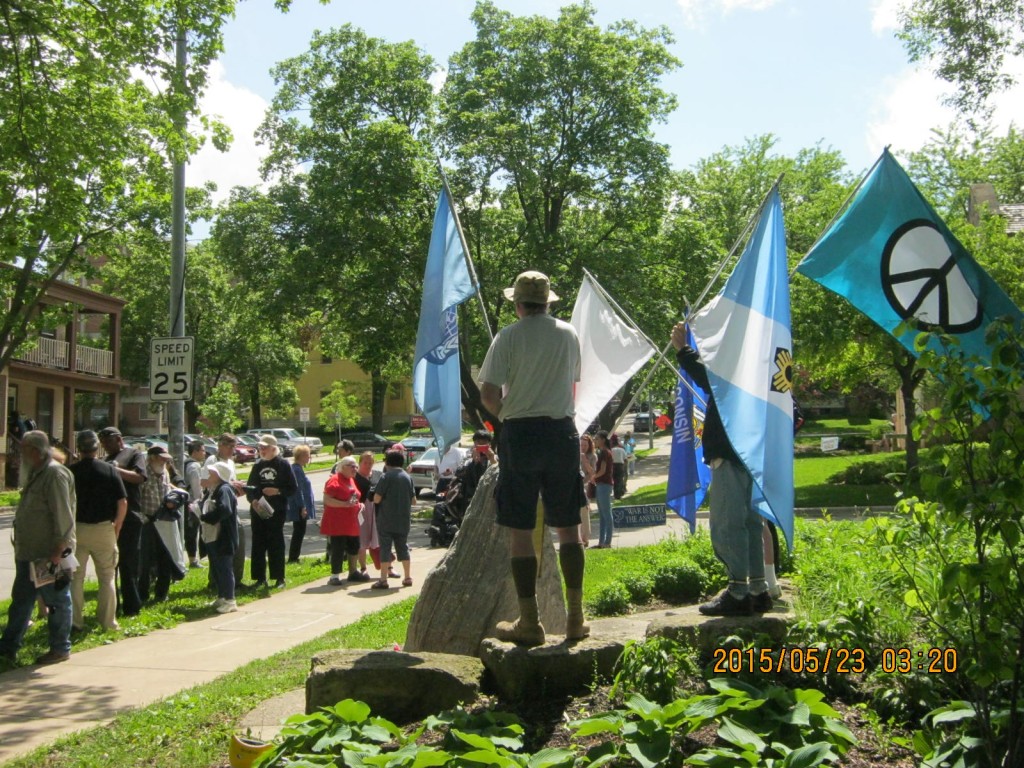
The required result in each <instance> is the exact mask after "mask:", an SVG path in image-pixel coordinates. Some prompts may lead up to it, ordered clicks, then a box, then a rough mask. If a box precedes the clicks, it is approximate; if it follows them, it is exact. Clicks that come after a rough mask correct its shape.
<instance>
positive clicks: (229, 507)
mask: <svg viewBox="0 0 1024 768" xmlns="http://www.w3.org/2000/svg"><path fill="white" fill-rule="evenodd" d="M209 469H210V475H209V478H208V479H207V481H206V483H207V488H208V489H209V491H210V495H209V496H208V497H207V499H206V502H205V503H204V504H203V513H202V516H201V517H200V520H202V522H203V523H204V524H205V526H204V528H205V529H206V534H205V537H204V539H203V541H204V542H206V556H207V557H208V558H209V560H210V573H211V574H212V575H213V579H214V582H215V583H216V584H217V599H216V600H215V601H214V603H213V607H214V608H216V609H217V613H232V612H234V611H237V610H238V604H237V603H236V602H235V572H234V568H233V567H232V561H233V559H234V556H235V548H236V547H237V546H238V499H237V498H236V497H235V492H234V489H233V488H232V487H231V478H232V477H233V475H234V472H235V470H234V467H232V466H230V465H229V464H228V463H227V462H224V461H215V462H214V463H213V464H211V465H210V467H209Z"/></svg>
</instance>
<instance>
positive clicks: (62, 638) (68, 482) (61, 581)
mask: <svg viewBox="0 0 1024 768" xmlns="http://www.w3.org/2000/svg"><path fill="white" fill-rule="evenodd" d="M21 459H22V461H23V462H24V463H25V466H27V467H28V468H29V473H28V481H27V482H26V483H25V487H24V488H23V489H22V491H21V500H20V501H19V502H18V509H17V511H16V512H15V513H14V568H15V570H14V585H13V586H12V587H11V605H10V607H9V608H8V610H7V626H6V627H4V631H3V635H2V636H0V658H3V659H5V660H6V661H8V662H9V663H12V664H13V663H15V661H16V658H17V654H18V650H19V649H20V648H21V645H22V642H23V641H24V639H25V631H26V630H27V629H28V623H29V620H30V619H31V618H32V611H33V610H34V609H35V607H36V595H37V594H38V595H39V596H40V597H42V598H43V602H44V603H45V604H46V607H47V608H49V614H48V616H47V628H48V630H49V635H50V650H49V652H48V653H45V654H43V655H42V656H40V657H39V658H37V659H36V660H35V663H36V664H58V663H60V662H62V661H67V660H68V659H70V658H71V576H70V573H66V572H64V571H62V570H61V569H60V565H59V564H60V561H61V558H63V557H64V556H66V555H69V554H71V553H72V552H73V551H74V549H75V510H76V507H77V501H76V496H75V478H74V476H73V475H72V474H71V470H69V469H68V468H67V467H65V466H64V465H63V464H60V463H58V462H56V461H54V460H53V454H52V451H51V449H50V439H49V437H48V436H47V435H46V433H45V432H40V431H38V430H32V431H30V432H26V433H25V435H24V437H22V440H21ZM40 566H48V567H49V570H50V571H51V575H52V576H55V577H56V578H55V579H52V580H50V582H49V583H48V584H44V585H42V586H39V587H36V584H35V582H33V581H32V576H31V572H32V568H33V567H35V568H37V569H38V568H39V567H40Z"/></svg>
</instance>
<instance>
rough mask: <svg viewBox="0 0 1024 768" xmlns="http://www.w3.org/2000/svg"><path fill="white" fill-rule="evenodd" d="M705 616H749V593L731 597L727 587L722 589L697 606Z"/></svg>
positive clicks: (751, 613)
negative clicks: (710, 598)
mask: <svg viewBox="0 0 1024 768" xmlns="http://www.w3.org/2000/svg"><path fill="white" fill-rule="evenodd" d="M697 610H698V611H700V612H701V613H703V614H704V615H705V616H751V615H753V609H752V608H751V605H750V595H744V596H743V597H733V595H732V593H731V592H730V591H729V590H728V589H723V590H722V591H721V592H720V593H718V595H717V596H716V597H715V599H713V600H711V601H709V602H707V603H704V604H703V605H701V606H699V607H698V608H697Z"/></svg>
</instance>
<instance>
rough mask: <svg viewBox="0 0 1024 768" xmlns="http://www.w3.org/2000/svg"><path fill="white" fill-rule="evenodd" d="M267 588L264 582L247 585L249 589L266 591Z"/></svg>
mask: <svg viewBox="0 0 1024 768" xmlns="http://www.w3.org/2000/svg"><path fill="white" fill-rule="evenodd" d="M267 588H268V586H267V582H266V580H262V581H254V582H253V583H252V584H250V585H249V589H267Z"/></svg>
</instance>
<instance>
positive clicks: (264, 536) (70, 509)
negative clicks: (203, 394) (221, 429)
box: [0, 427, 415, 664]
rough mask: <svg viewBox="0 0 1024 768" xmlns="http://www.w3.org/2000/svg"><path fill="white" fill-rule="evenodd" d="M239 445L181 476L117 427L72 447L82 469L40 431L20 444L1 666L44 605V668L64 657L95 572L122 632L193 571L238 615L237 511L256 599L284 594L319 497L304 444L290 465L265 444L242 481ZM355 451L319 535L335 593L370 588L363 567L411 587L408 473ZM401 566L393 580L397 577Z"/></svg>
mask: <svg viewBox="0 0 1024 768" xmlns="http://www.w3.org/2000/svg"><path fill="white" fill-rule="evenodd" d="M235 441H236V438H235V436H234V435H231V434H228V433H225V434H223V435H221V436H220V437H219V438H218V440H217V451H216V452H215V453H214V454H212V455H211V456H209V457H207V456H206V450H205V447H204V445H203V443H201V442H193V443H189V444H188V445H187V446H186V455H187V458H186V460H185V464H184V471H183V472H181V473H179V472H178V470H177V468H176V467H175V466H174V462H173V460H172V457H171V456H170V454H169V453H167V451H166V449H164V448H162V447H159V446H154V447H152V448H149V449H148V450H147V451H142V450H140V449H139V448H136V447H134V446H132V445H130V444H128V443H127V442H126V441H125V438H124V436H123V435H122V433H121V431H120V430H119V429H117V428H116V427H106V428H104V429H102V430H100V432H99V433H98V434H97V433H96V432H94V431H92V430H83V431H82V432H79V433H78V435H77V436H76V446H75V447H76V450H75V453H76V461H74V463H72V464H71V465H70V466H65V460H66V458H67V457H66V456H65V455H64V454H63V452H61V451H60V450H59V449H56V448H54V447H53V446H52V445H51V443H50V439H49V437H48V436H47V435H46V434H45V433H44V432H41V431H38V430H29V431H27V432H24V433H23V434H21V435H20V441H19V450H20V453H21V457H22V460H23V461H24V462H25V465H26V467H27V469H28V472H27V479H26V482H25V484H24V486H23V488H22V493H21V499H20V502H19V505H18V508H17V510H16V512H15V522H14V557H15V563H16V569H15V580H14V585H13V588H12V602H11V606H10V609H9V611H8V617H7V624H6V626H5V628H4V631H3V633H2V635H0V659H5V660H7V661H9V662H13V661H14V659H15V657H16V655H17V652H18V650H19V649H20V647H21V646H22V644H23V641H24V636H25V632H26V631H27V629H28V627H29V626H30V624H31V622H32V612H33V610H34V609H35V608H36V607H37V605H38V608H39V611H40V617H41V618H42V617H45V618H46V620H47V627H48V633H49V644H50V651H49V652H48V653H46V654H44V655H43V656H40V657H39V658H38V659H36V663H37V664H54V663H59V662H62V661H66V660H67V659H68V658H70V651H71V637H72V633H73V632H76V631H79V632H80V631H84V629H85V621H84V607H85V606H84V582H85V574H86V568H87V565H88V563H89V562H90V561H91V562H92V565H93V570H94V571H95V573H96V580H97V582H98V590H97V598H96V620H97V623H98V624H99V625H100V627H101V628H102V629H104V630H108V631H110V630H118V629H120V626H119V624H118V621H117V618H118V616H119V615H120V616H135V615H137V614H138V613H139V612H140V611H141V609H142V607H143V605H145V604H155V603H160V602H163V601H165V600H167V599H168V597H169V592H170V590H171V585H172V584H173V583H174V582H176V581H180V580H181V579H182V578H184V576H185V574H186V573H187V571H188V569H189V568H201V567H203V563H202V560H203V558H206V559H207V560H208V564H209V584H210V587H211V588H212V589H214V590H215V591H216V593H217V598H216V599H215V600H214V601H212V602H211V604H210V605H211V606H212V607H213V608H214V609H215V610H216V611H217V612H218V613H231V612H233V611H236V610H237V609H238V604H237V601H236V590H237V589H239V588H241V587H242V584H243V582H242V579H243V576H244V568H245V560H246V546H245V538H246V537H245V530H246V529H245V528H244V527H243V526H241V525H240V524H239V519H238V502H239V499H240V498H241V497H243V496H244V497H246V499H247V500H248V502H249V506H250V513H251V526H250V527H251V548H250V553H249V554H250V557H249V563H250V566H249V567H250V577H251V582H250V584H248V588H250V589H259V588H269V587H270V586H271V584H272V586H273V587H274V588H276V589H281V588H284V587H285V586H286V582H285V540H284V539H285V523H286V522H291V544H290V547H289V549H288V560H289V561H291V562H296V561H298V559H299V556H300V554H301V551H302V542H303V539H304V537H305V535H306V530H307V524H308V522H309V521H311V520H312V521H316V520H317V519H318V516H317V508H316V502H315V498H314V494H313V486H312V482H311V480H310V478H309V477H308V476H307V475H306V472H305V467H306V466H307V465H308V463H309V460H310V452H309V449H308V448H307V447H306V446H299V447H297V449H296V450H295V456H294V462H293V463H291V464H289V463H288V462H287V461H285V459H284V458H283V457H282V456H281V452H280V450H279V447H278V445H277V440H276V438H275V437H274V436H273V435H263V436H262V437H260V440H259V460H258V461H257V462H256V463H255V464H254V465H253V467H252V469H251V471H250V473H249V475H248V477H247V479H246V481H245V482H242V481H241V480H240V479H239V477H238V472H237V467H236V466H235V462H234V459H233V455H234V447H235ZM353 452H354V449H353V446H352V444H351V443H350V442H349V441H347V440H343V441H342V442H341V444H340V445H339V451H338V453H339V461H338V463H337V464H336V465H335V467H334V469H333V470H332V472H331V476H330V478H329V479H328V481H327V484H326V487H325V489H324V511H323V514H322V517H321V518H320V527H321V533H322V534H324V535H326V536H328V537H329V547H328V555H327V559H328V560H329V561H330V562H331V566H332V567H331V571H332V575H331V578H330V580H329V582H328V583H329V584H332V585H339V584H341V583H342V582H341V574H342V572H343V571H344V570H345V568H346V566H347V570H348V581H356V582H367V581H370V580H371V576H369V575H368V574H367V570H366V565H367V560H366V557H367V555H368V554H369V556H370V558H371V559H372V562H373V564H374V565H375V566H376V567H377V568H378V569H379V573H380V575H379V578H378V579H376V580H375V581H374V583H373V584H372V585H371V587H372V588H373V589H388V588H389V583H388V579H389V578H400V579H401V580H402V581H401V583H402V584H403V585H404V586H411V585H412V571H411V559H410V555H409V546H408V535H409V530H410V525H411V513H412V504H413V499H414V498H415V494H414V491H413V484H412V479H411V478H410V477H409V475H408V474H407V473H406V472H405V469H404V467H405V454H404V453H403V452H401V451H389V452H388V453H387V455H386V457H385V462H384V465H385V466H384V471H382V472H381V471H378V470H375V469H374V463H375V456H374V454H373V453H371V452H367V453H364V454H363V455H362V456H361V457H360V458H359V459H358V460H357V459H356V458H355V457H354V456H353V455H352V454H353ZM398 567H400V568H401V571H402V574H401V575H400V574H398V573H396V571H395V568H398Z"/></svg>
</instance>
